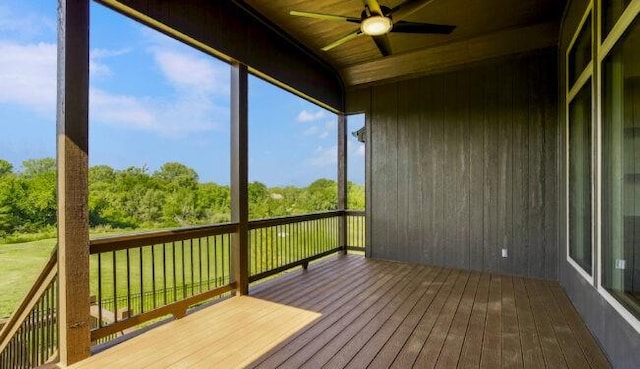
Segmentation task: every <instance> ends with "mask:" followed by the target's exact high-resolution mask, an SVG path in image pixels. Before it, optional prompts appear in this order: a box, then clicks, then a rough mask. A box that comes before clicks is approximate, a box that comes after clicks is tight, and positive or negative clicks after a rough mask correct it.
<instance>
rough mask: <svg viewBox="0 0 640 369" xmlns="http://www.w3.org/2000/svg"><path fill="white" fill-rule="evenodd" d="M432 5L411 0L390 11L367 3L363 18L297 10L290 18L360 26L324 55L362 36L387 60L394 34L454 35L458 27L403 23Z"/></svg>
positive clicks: (372, 1)
mask: <svg viewBox="0 0 640 369" xmlns="http://www.w3.org/2000/svg"><path fill="white" fill-rule="evenodd" d="M432 1H433V0H407V1H405V2H404V3H402V4H400V5H398V6H395V7H393V8H389V7H386V6H384V5H380V4H379V3H378V0H363V1H362V2H363V3H364V10H363V11H362V13H361V14H360V17H359V18H357V17H347V16H342V15H331V14H321V13H311V12H301V11H295V10H292V11H290V12H289V14H290V15H294V16H298V17H307V18H316V19H324V20H331V21H340V22H349V23H356V24H359V25H360V29H358V30H356V31H354V32H351V33H349V34H348V35H346V36H344V37H342V38H340V39H339V40H337V41H335V42H332V43H330V44H329V45H327V46H325V47H323V48H322V50H323V51H327V50H331V49H333V48H334V47H337V46H340V45H342V44H344V43H345V42H347V41H350V40H353V39H355V38H357V37H359V36H362V35H367V36H371V37H372V38H373V41H374V42H375V43H376V45H377V46H378V49H380V53H382V55H383V56H387V55H391V44H390V43H389V37H388V34H389V33H390V32H394V33H422V34H444V35H446V34H450V33H451V32H453V30H454V29H455V28H456V26H449V25H442V24H431V23H416V22H406V21H403V19H404V18H406V17H408V16H409V15H411V14H413V13H415V12H416V11H418V10H420V9H421V8H422V7H424V6H425V5H427V4H429V3H430V2H432Z"/></svg>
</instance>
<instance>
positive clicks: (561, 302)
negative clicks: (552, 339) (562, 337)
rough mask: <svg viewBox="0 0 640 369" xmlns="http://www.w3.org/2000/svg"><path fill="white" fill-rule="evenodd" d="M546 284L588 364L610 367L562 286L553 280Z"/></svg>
mask: <svg viewBox="0 0 640 369" xmlns="http://www.w3.org/2000/svg"><path fill="white" fill-rule="evenodd" d="M547 285H548V286H549V289H550V290H551V293H552V294H553V297H554V300H555V302H556V304H557V305H558V307H559V309H560V311H561V312H562V315H563V317H564V319H565V320H566V322H567V324H569V327H571V331H572V332H573V334H574V336H575V337H576V339H577V340H578V344H579V345H580V346H581V347H582V352H583V353H584V355H585V358H586V359H587V361H588V362H589V366H590V367H591V368H594V369H606V368H611V365H610V364H609V362H608V361H607V358H606V356H605V355H604V352H603V351H602V348H600V346H598V345H597V344H596V341H595V340H594V339H593V337H592V336H591V333H590V332H589V329H588V328H587V326H586V325H585V324H584V322H583V321H582V319H581V318H580V316H579V315H578V312H577V311H576V309H575V308H574V307H573V304H571V301H569V298H568V297H567V295H566V294H565V293H564V292H563V291H562V287H561V286H560V285H559V284H558V282H555V281H547Z"/></svg>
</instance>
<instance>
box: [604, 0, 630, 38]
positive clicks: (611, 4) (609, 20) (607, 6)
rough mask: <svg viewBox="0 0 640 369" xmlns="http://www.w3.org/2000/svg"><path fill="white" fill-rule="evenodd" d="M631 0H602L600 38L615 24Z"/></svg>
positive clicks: (605, 35)
mask: <svg viewBox="0 0 640 369" xmlns="http://www.w3.org/2000/svg"><path fill="white" fill-rule="evenodd" d="M630 2H631V0H602V39H603V40H604V39H605V38H606V37H607V35H608V34H609V31H611V28H613V26H614V25H615V24H616V22H617V21H618V19H619V18H620V16H621V15H622V13H623V12H624V10H625V9H626V8H627V5H629V3H630Z"/></svg>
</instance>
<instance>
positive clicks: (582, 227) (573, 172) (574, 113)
mask: <svg viewBox="0 0 640 369" xmlns="http://www.w3.org/2000/svg"><path fill="white" fill-rule="evenodd" d="M569 255H570V256H571V258H572V259H573V260H574V261H575V262H576V263H578V265H580V266H581V267H582V268H583V269H584V270H585V271H586V272H587V273H589V274H591V257H592V256H591V83H586V84H585V85H584V87H582V89H581V90H580V92H579V93H578V95H577V96H576V97H575V98H574V99H573V101H572V102H571V104H570V106H569Z"/></svg>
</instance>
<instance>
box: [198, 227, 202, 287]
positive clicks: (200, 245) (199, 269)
mask: <svg viewBox="0 0 640 369" xmlns="http://www.w3.org/2000/svg"><path fill="white" fill-rule="evenodd" d="M198 272H199V275H200V280H199V281H198V293H202V238H198Z"/></svg>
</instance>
